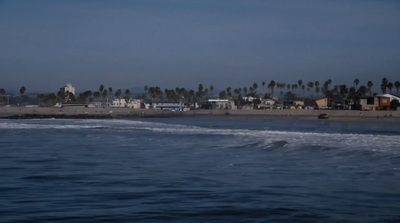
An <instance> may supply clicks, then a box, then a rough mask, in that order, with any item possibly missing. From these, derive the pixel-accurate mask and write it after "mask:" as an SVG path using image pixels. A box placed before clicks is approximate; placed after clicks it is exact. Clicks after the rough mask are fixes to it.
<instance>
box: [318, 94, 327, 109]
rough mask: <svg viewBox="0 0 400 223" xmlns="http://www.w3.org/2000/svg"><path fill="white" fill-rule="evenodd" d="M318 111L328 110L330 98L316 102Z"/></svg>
mask: <svg viewBox="0 0 400 223" xmlns="http://www.w3.org/2000/svg"><path fill="white" fill-rule="evenodd" d="M315 103H316V104H317V107H318V109H328V107H329V105H330V100H329V98H328V97H323V98H318V99H316V100H315Z"/></svg>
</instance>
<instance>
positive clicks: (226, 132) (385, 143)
mask: <svg viewBox="0 0 400 223" xmlns="http://www.w3.org/2000/svg"><path fill="white" fill-rule="evenodd" d="M82 122H83V123H91V124H95V123H96V124H101V125H106V126H112V127H114V128H120V129H125V130H129V129H137V130H146V131H151V132H156V133H166V134H174V135H216V136H237V137H241V138H242V139H244V140H246V139H249V141H254V140H255V141H261V142H263V144H265V145H268V144H270V143H273V142H276V141H286V142H287V143H288V144H289V145H290V144H295V145H296V146H299V145H300V146H301V145H305V146H306V145H309V146H321V145H323V146H329V147H358V148H369V149H371V150H386V149H388V150H393V149H394V148H397V147H398V145H399V144H400V136H394V135H373V134H349V133H324V132H300V131H274V130H250V129H218V128H207V127H199V126H191V125H180V124H167V123H160V122H149V121H136V120H83V121H82Z"/></svg>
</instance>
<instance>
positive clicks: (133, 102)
mask: <svg viewBox="0 0 400 223" xmlns="http://www.w3.org/2000/svg"><path fill="white" fill-rule="evenodd" d="M141 104H142V101H141V100H139V99H130V100H129V102H128V103H127V105H126V106H127V107H128V108H132V109H140V108H141Z"/></svg>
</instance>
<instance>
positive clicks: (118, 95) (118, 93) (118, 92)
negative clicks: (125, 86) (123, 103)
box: [115, 89, 122, 99]
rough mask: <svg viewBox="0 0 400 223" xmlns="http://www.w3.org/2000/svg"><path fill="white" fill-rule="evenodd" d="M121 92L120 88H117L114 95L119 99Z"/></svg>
mask: <svg viewBox="0 0 400 223" xmlns="http://www.w3.org/2000/svg"><path fill="white" fill-rule="evenodd" d="M121 94H122V91H121V89H118V90H117V92H115V97H116V98H118V99H119V98H120V97H121Z"/></svg>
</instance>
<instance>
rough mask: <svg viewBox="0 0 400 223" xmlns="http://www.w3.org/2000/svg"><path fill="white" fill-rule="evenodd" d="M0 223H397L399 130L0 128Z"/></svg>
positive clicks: (16, 123)
mask: <svg viewBox="0 0 400 223" xmlns="http://www.w3.org/2000/svg"><path fill="white" fill-rule="evenodd" d="M0 222H2V223H3V222H400V126H399V124H396V123H377V122H374V123H366V122H333V121H317V120H316V121H300V120H262V119H237V118H235V119H230V118H164V119H136V120H135V119H133V120H132V119H131V120H55V119H53V120H52V119H47V120H46V119H42V120H0Z"/></svg>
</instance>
